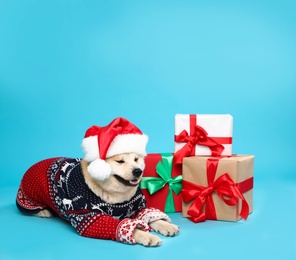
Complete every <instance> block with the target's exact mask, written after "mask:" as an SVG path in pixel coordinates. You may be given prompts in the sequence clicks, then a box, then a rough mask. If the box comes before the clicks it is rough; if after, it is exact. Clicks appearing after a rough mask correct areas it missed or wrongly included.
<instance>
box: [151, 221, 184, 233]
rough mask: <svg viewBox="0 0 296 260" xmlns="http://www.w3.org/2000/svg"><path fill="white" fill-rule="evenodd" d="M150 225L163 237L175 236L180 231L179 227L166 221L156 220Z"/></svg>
mask: <svg viewBox="0 0 296 260" xmlns="http://www.w3.org/2000/svg"><path fill="white" fill-rule="evenodd" d="M149 225H150V227H151V228H152V229H153V230H154V231H156V232H157V233H160V234H162V235H163V236H175V235H177V234H178V233H179V231H180V228H179V227H178V226H177V225H175V224H172V223H169V222H167V221H164V220H156V221H153V222H151V223H150V224H149Z"/></svg>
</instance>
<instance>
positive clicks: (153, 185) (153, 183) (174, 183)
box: [140, 153, 182, 212]
mask: <svg viewBox="0 0 296 260" xmlns="http://www.w3.org/2000/svg"><path fill="white" fill-rule="evenodd" d="M161 156H162V160H161V161H159V162H158V163H157V165H156V173H157V174H158V175H159V176H160V178H159V177H143V178H142V180H141V183H140V188H141V189H147V190H148V192H149V194H150V195H152V194H154V193H155V192H157V191H159V190H160V189H162V188H163V187H164V186H165V185H167V184H168V185H169V193H168V196H167V198H166V202H165V207H164V211H165V212H175V211H176V210H175V205H174V197H173V192H175V193H176V194H177V195H178V194H180V192H181V189H182V175H178V176H176V177H173V178H172V177H171V175H172V168H173V158H174V156H173V155H172V154H171V153H162V154H161Z"/></svg>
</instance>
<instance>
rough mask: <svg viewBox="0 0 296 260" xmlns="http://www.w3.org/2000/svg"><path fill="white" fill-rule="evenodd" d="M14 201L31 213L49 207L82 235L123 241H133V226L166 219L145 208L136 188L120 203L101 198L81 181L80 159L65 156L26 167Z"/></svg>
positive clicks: (159, 213)
mask: <svg viewBox="0 0 296 260" xmlns="http://www.w3.org/2000/svg"><path fill="white" fill-rule="evenodd" d="M17 204H18V207H19V209H20V210H22V211H26V212H29V213H31V214H34V213H36V212H38V211H39V210H42V209H45V208H50V209H51V210H53V211H54V212H56V213H57V214H58V215H59V216H60V217H61V218H63V219H65V220H67V221H69V222H70V223H71V225H72V226H73V227H74V228H75V229H76V230H77V232H78V233H79V234H80V235H82V236H86V237H93V238H102V239H111V240H117V241H121V242H125V243H135V241H134V240H133V238H132V234H133V231H134V229H135V228H136V227H140V228H142V229H144V230H147V231H148V230H150V228H149V226H148V224H149V223H150V222H152V221H155V220H157V219H164V220H167V221H170V219H169V218H168V216H167V215H166V214H164V213H162V212H160V211H159V210H156V209H153V208H146V201H145V198H144V196H143V195H142V193H141V190H140V189H138V190H137V192H136V194H135V195H134V196H133V198H131V200H129V201H126V202H123V203H116V204H110V203H107V202H105V201H103V200H102V199H101V198H100V197H98V196H97V195H96V194H94V193H93V192H92V191H91V190H90V189H89V188H88V186H87V184H86V183H85V180H84V177H83V174H82V171H81V159H72V158H65V157H61V158H51V159H47V160H43V161H41V162H39V163H37V164H35V165H33V166H32V167H31V168H29V169H28V171H27V172H26V173H25V175H24V177H23V179H22V181H21V185H20V188H19V190H18V194H17Z"/></svg>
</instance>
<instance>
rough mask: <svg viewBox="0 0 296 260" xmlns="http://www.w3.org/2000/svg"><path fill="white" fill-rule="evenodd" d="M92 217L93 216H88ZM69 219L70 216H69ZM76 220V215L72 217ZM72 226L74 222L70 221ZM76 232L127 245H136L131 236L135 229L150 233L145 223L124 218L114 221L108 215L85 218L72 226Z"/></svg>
mask: <svg viewBox="0 0 296 260" xmlns="http://www.w3.org/2000/svg"><path fill="white" fill-rule="evenodd" d="M90 215H93V214H90ZM69 217H70V218H71V216H69ZM72 217H73V218H75V219H76V220H77V219H79V217H78V216H77V215H74V214H73V216H72ZM70 222H71V224H72V225H73V224H74V223H76V221H71V220H70ZM74 227H75V228H76V230H77V232H78V233H79V234H80V235H81V236H85V237H91V238H100V239H109V240H116V241H118V242H123V243H127V244H136V241H135V240H134V239H133V234H134V231H135V229H136V228H139V229H142V230H144V231H150V227H149V226H148V224H147V223H145V222H144V221H143V220H140V219H130V218H125V219H123V220H121V221H120V220H118V219H115V218H113V217H111V216H108V215H103V214H95V215H93V216H85V217H84V218H82V219H81V221H80V223H79V224H78V225H74Z"/></svg>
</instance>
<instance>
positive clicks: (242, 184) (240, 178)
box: [182, 155, 254, 222]
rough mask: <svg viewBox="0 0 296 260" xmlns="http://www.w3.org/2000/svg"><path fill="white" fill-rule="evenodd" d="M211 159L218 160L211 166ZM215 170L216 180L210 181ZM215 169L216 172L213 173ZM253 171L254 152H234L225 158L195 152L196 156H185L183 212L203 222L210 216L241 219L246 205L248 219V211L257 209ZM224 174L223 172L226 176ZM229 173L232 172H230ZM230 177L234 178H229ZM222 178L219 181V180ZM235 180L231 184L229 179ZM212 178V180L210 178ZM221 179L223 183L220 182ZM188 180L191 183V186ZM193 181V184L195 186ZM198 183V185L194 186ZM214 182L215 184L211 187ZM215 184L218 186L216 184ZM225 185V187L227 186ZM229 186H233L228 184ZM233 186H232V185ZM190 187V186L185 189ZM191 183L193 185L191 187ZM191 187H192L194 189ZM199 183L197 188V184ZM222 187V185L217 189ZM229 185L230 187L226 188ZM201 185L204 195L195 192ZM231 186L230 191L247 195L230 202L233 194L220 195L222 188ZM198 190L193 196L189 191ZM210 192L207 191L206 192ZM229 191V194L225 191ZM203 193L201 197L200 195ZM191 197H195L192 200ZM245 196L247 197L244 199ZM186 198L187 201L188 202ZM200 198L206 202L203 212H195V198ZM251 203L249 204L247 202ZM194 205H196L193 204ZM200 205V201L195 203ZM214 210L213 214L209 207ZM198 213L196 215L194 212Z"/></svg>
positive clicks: (228, 219) (210, 217)
mask: <svg viewBox="0 0 296 260" xmlns="http://www.w3.org/2000/svg"><path fill="white" fill-rule="evenodd" d="M211 160H214V161H215V160H216V161H217V162H216V167H217V168H215V167H214V168H215V170H213V169H214V168H211V167H210V166H209V162H210V161H211ZM210 171H211V172H212V175H211V176H214V177H212V179H213V181H212V183H213V182H214V184H212V185H209V183H208V181H209V180H208V177H209V175H208V174H209V172H210ZM213 172H214V173H213ZM253 174H254V156H253V155H234V156H231V157H222V158H217V157H216V158H215V157H209V156H194V157H186V158H184V159H183V189H182V197H183V203H182V215H183V217H188V218H190V219H191V220H192V221H193V222H200V221H204V220H206V219H212V220H225V221H238V220H239V219H241V216H242V215H243V214H241V210H242V207H243V208H244V209H243V210H242V211H244V217H243V218H244V219H246V218H247V215H248V214H250V213H251V212H252V211H253ZM222 175H223V176H222ZM226 175H228V176H226ZM219 177H221V178H220V179H221V180H222V179H227V180H228V181H224V182H223V183H222V182H221V180H218V179H219ZM226 177H227V178H226ZM229 177H230V178H229ZM217 180H218V181H217ZM231 181H232V182H233V183H232V184H234V185H232V186H231V185H229V184H228V183H229V182H231ZM210 182H211V181H210ZM218 183H220V184H218ZM186 184H190V185H189V186H187V185H186ZM191 184H193V186H191ZM194 185H196V186H194ZM210 186H211V187H210ZM213 186H214V187H213ZM223 186H224V187H223ZM227 186H229V187H227ZM230 186H231V187H230ZM184 187H186V190H187V192H186V190H185V189H184ZM188 187H189V188H188ZM191 187H193V188H192V190H191ZM196 187H197V188H196ZM217 187H218V189H216V188H217ZM225 187H226V188H225ZM198 189H201V190H203V192H201V193H202V194H203V195H202V196H201V197H200V195H196V194H198V193H199V191H198V192H194V191H196V190H198ZM223 189H224V190H225V189H226V190H227V191H231V192H232V191H233V190H235V191H234V193H235V194H237V192H236V191H237V190H239V192H238V193H240V195H242V196H243V199H242V198H241V197H240V198H237V199H236V201H237V204H236V205H231V206H229V205H227V204H226V203H225V201H226V202H227V199H231V197H232V196H230V197H228V195H229V194H227V192H226V193H224V194H223V195H222V197H224V198H225V200H223V199H222V198H221V197H219V196H218V194H217V193H219V190H220V191H221V190H223ZM193 193H195V196H196V197H195V198H192V197H191V195H190V196H188V194H193ZM205 193H207V195H204V194H205ZM225 194H226V195H225ZM237 196H239V195H237ZM197 197H199V198H197ZM210 197H211V198H210ZM188 198H189V199H191V200H188ZM208 199H209V200H212V204H211V203H208ZM243 200H244V201H243ZM184 201H186V202H184ZM196 201H199V204H198V205H199V206H200V205H202V207H201V210H200V211H199V214H196V211H194V214H193V213H192V209H193V208H194V209H195V207H194V206H193V204H195V203H193V202H196ZM246 204H247V205H246ZM191 205H192V206H191ZM195 205H196V204H195ZM190 207H191V209H190V213H191V214H188V209H189V208H190ZM211 210H212V212H213V211H214V215H213V214H207V213H208V211H211ZM192 215H194V216H192ZM240 215H241V216H240Z"/></svg>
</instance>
